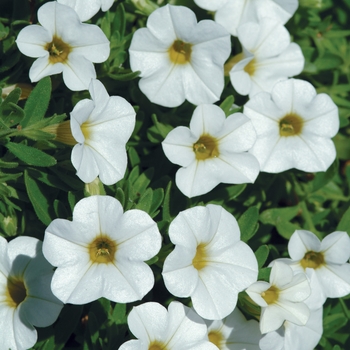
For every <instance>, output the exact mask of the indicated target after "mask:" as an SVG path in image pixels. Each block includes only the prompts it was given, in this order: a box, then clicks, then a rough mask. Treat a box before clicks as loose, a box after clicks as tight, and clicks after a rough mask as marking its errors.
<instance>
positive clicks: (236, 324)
mask: <svg viewBox="0 0 350 350" xmlns="http://www.w3.org/2000/svg"><path fill="white" fill-rule="evenodd" d="M205 323H206V324H207V326H208V338H209V340H210V341H211V342H212V343H213V344H215V345H216V346H217V347H218V348H219V349H220V350H260V348H259V340H260V339H261V333H260V329H259V323H258V322H257V321H255V320H249V321H247V320H246V319H245V317H244V316H243V314H242V313H241V312H240V311H239V309H238V308H235V309H234V310H233V312H232V313H231V314H230V315H229V316H227V317H225V318H224V319H222V320H217V321H208V320H206V321H205Z"/></svg>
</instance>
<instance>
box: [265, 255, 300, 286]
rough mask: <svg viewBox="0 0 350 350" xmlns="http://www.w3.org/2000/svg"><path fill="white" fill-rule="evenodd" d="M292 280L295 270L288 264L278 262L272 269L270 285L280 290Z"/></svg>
mask: <svg viewBox="0 0 350 350" xmlns="http://www.w3.org/2000/svg"><path fill="white" fill-rule="evenodd" d="M305 278H306V277H305ZM292 279H293V270H292V269H291V268H290V267H289V266H288V265H287V264H284V263H282V262H280V261H277V260H276V261H275V263H274V264H273V266H272V269H271V274H270V284H272V285H274V286H277V287H278V288H279V289H280V288H282V287H283V286H285V285H286V284H288V283H290V282H291V281H292Z"/></svg>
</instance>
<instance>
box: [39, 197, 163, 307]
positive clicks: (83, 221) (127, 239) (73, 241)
mask: <svg viewBox="0 0 350 350" xmlns="http://www.w3.org/2000/svg"><path fill="white" fill-rule="evenodd" d="M160 246H161V235H160V233H159V230H158V228H157V224H156V223H155V222H154V221H153V220H152V219H151V217H150V216H149V215H148V214H147V213H145V212H143V211H142V210H137V209H134V210H129V211H126V212H125V213H123V208H122V206H121V204H120V203H119V201H118V200H117V199H115V198H113V197H110V196H91V197H87V198H84V199H82V200H80V201H79V202H78V203H77V204H76V205H75V207H74V210H73V221H68V220H64V219H55V220H53V221H52V222H51V224H50V225H49V226H48V227H47V229H46V231H45V237H44V243H43V253H44V255H45V257H46V259H47V260H48V261H49V262H51V264H52V265H54V266H57V269H56V270H55V273H54V276H53V279H52V283H51V288H52V292H53V293H54V295H56V296H57V298H59V299H60V300H62V301H63V302H64V303H72V304H86V303H89V302H91V301H93V300H96V299H98V298H101V297H105V298H107V299H109V300H112V301H115V302H119V303H128V302H132V301H136V300H141V299H142V298H143V297H144V295H145V294H146V293H148V292H149V291H150V290H151V289H152V287H153V285H154V276H153V272H152V270H151V268H150V267H149V266H148V265H147V264H146V263H145V262H144V261H146V260H149V259H151V258H153V257H154V256H155V255H156V254H157V253H158V251H159V250H160Z"/></svg>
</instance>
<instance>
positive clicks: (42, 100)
mask: <svg viewBox="0 0 350 350" xmlns="http://www.w3.org/2000/svg"><path fill="white" fill-rule="evenodd" d="M50 98H51V79H50V77H45V78H43V79H41V80H40V81H39V83H38V84H37V85H36V87H35V88H34V89H33V91H32V92H31V93H30V95H29V97H28V100H27V102H26V104H25V106H24V112H25V114H26V115H25V117H24V119H23V120H22V123H21V125H22V127H23V128H24V127H26V126H27V125H31V124H34V123H36V122H38V121H40V120H41V119H43V118H44V116H45V113H46V111H47V108H48V106H49V102H50Z"/></svg>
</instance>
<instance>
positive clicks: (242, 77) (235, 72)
mask: <svg viewBox="0 0 350 350" xmlns="http://www.w3.org/2000/svg"><path fill="white" fill-rule="evenodd" d="M253 59H254V56H251V57H247V58H244V59H242V60H241V61H239V62H238V63H236V64H235V65H234V66H233V68H232V69H231V70H230V80H231V84H232V86H233V87H234V88H235V90H236V91H237V92H238V93H239V94H240V95H243V96H245V95H249V94H252V95H253V93H252V77H251V76H250V74H248V73H247V72H246V71H245V70H244V68H245V67H246V66H247V65H248V64H249V62H251V61H252V60H253Z"/></svg>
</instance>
